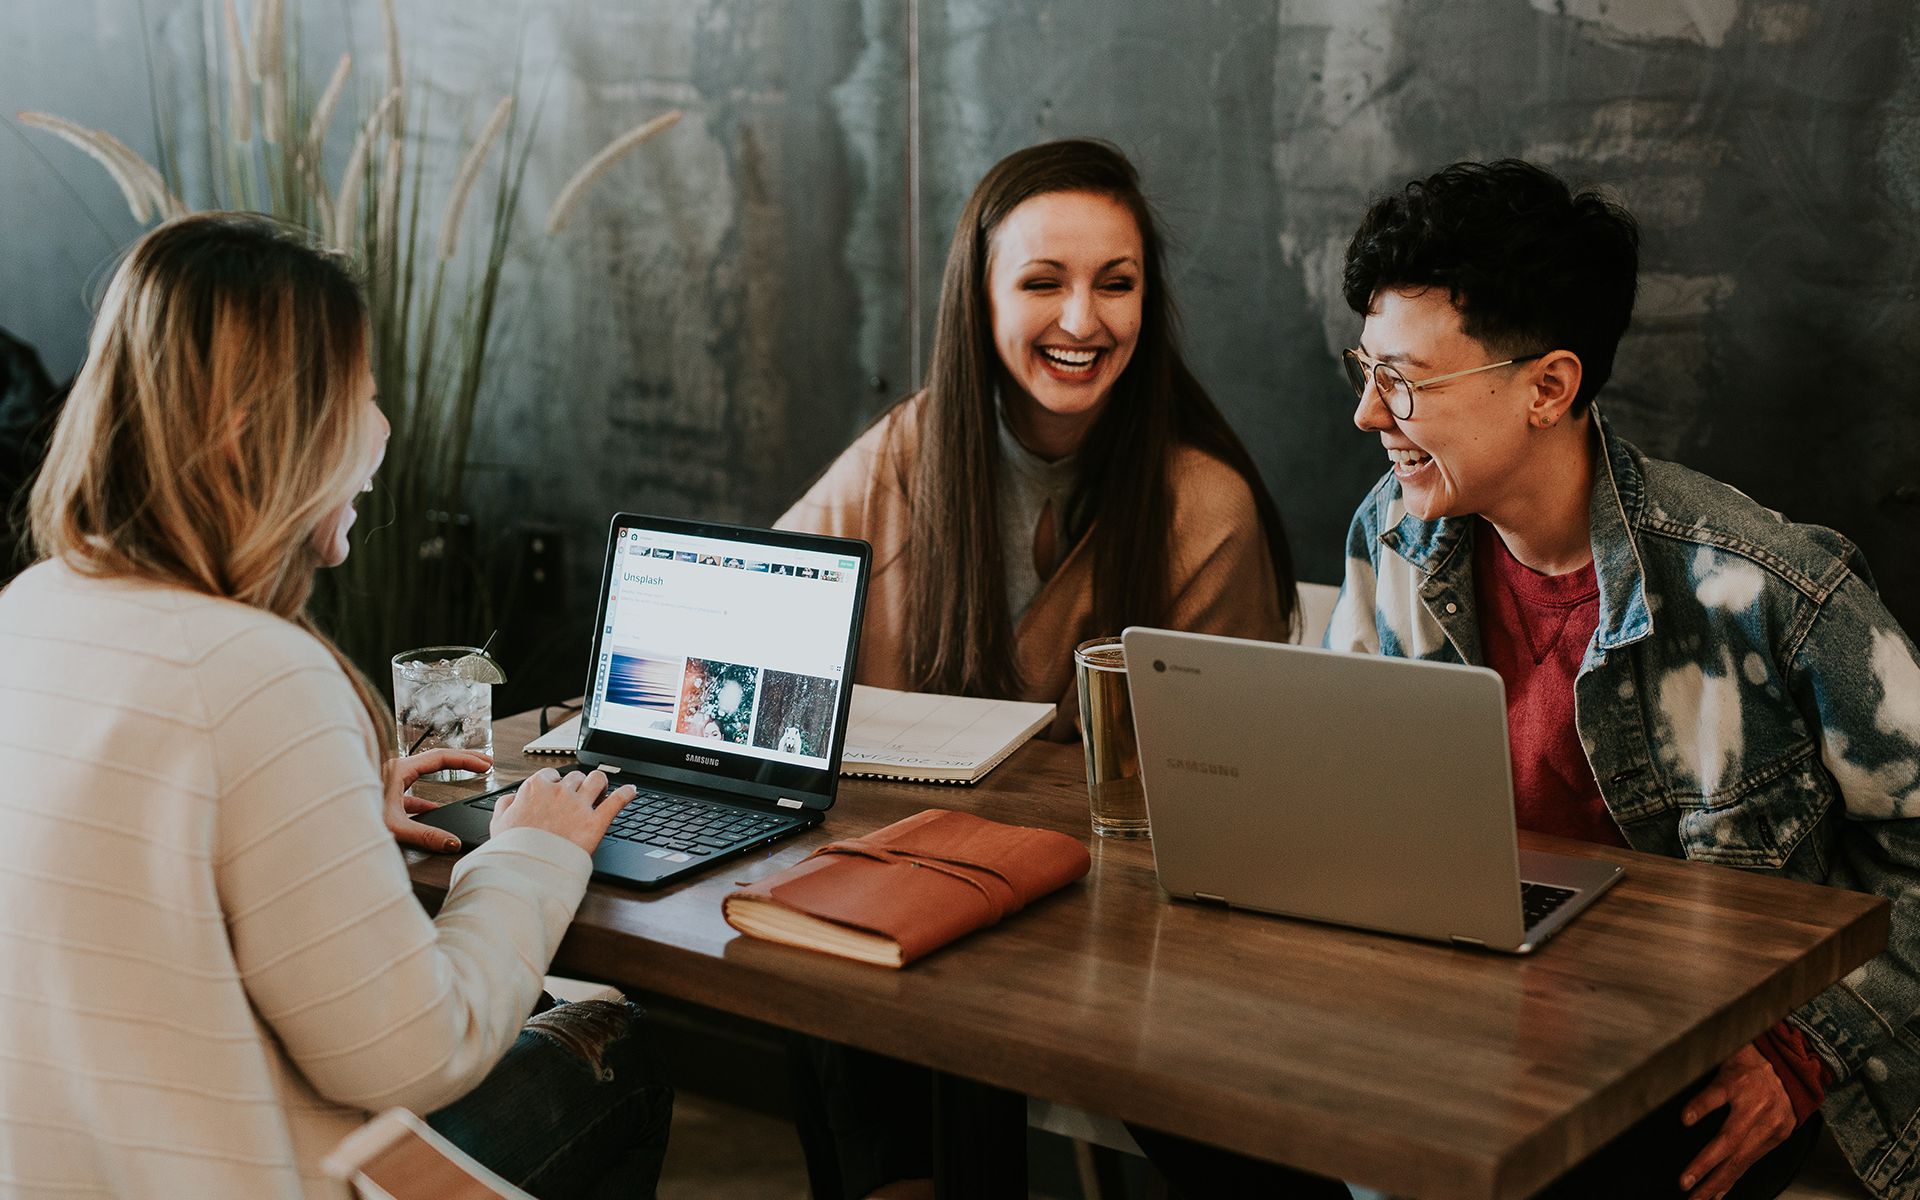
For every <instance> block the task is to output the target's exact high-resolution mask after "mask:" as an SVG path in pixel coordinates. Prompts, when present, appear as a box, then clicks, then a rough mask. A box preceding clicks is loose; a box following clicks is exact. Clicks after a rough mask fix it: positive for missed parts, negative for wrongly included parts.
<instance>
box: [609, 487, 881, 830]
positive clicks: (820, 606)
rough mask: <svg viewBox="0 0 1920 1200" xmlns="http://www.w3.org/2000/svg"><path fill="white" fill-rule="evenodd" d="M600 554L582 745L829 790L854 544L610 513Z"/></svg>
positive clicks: (846, 669)
mask: <svg viewBox="0 0 1920 1200" xmlns="http://www.w3.org/2000/svg"><path fill="white" fill-rule="evenodd" d="M607 559H608V562H607V570H606V574H605V578H604V581H603V584H602V589H601V608H600V620H599V623H598V627H597V628H596V630H595V638H594V643H595V644H594V656H593V664H592V672H593V673H592V677H591V679H590V681H589V684H588V689H587V711H586V720H585V721H584V722H583V725H584V727H585V729H586V731H587V732H586V744H585V745H583V747H582V748H583V749H584V750H591V751H595V752H598V753H604V754H610V755H613V756H615V757H618V758H623V759H628V760H633V761H635V762H636V763H637V764H644V765H647V766H650V767H660V768H665V769H666V773H667V774H668V775H669V776H670V777H676V778H683V779H690V780H699V781H701V782H709V783H721V782H723V781H745V782H751V783H755V784H760V785H765V786H767V787H769V788H772V789H775V790H779V791H782V792H787V791H795V792H807V793H815V794H822V793H823V794H825V795H828V796H830V795H831V794H832V791H833V784H834V779H835V776H836V774H837V771H838V769H839V765H840V764H839V755H840V747H841V743H842V741H843V740H844V732H845V731H844V728H843V726H844V724H845V722H846V715H847V696H848V689H847V685H848V683H849V682H850V681H851V675H852V671H853V666H854V649H855V644H856V642H857V639H858V633H859V619H860V612H861V607H862V602H863V600H864V594H865V583H866V570H867V561H868V548H867V545H866V543H864V542H857V541H848V540H846V539H839V538H823V537H814V536H812V535H807V534H791V533H780V532H774V531H770V530H755V529H739V528H735V527H732V526H723V525H712V524H702V523H692V522H679V521H670V520H665V519H661V518H646V517H637V516H632V515H630V514H621V515H620V516H618V517H616V518H615V519H614V523H613V530H612V534H611V538H610V542H609V546H608V554H607ZM753 790H755V791H758V790H759V789H757V788H755V789H753Z"/></svg>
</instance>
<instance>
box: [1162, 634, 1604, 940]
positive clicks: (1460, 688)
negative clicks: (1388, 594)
mask: <svg viewBox="0 0 1920 1200" xmlns="http://www.w3.org/2000/svg"><path fill="white" fill-rule="evenodd" d="M1124 641H1125V643H1126V650H1127V679H1128V687H1129V690H1130V691H1131V693H1132V700H1133V724H1134V731H1135V734H1136V735H1137V737H1138V739H1139V745H1140V773H1141V782H1142V783H1143V784H1144V785H1145V789H1146V796H1147V815H1148V818H1149V820H1150V822H1151V824H1152V828H1153V857H1154V865H1155V867H1156V868H1157V869H1158V871H1159V874H1160V884H1161V886H1162V887H1164V888H1165V889H1166V890H1167V891H1168V892H1169V893H1171V894H1173V895H1175V896H1180V897H1186V898H1192V899H1198V900H1208V901H1213V902H1216V903H1221V904H1226V905H1230V906H1232V907H1235V908H1249V909H1256V910H1258V911H1261V912H1269V913H1279V914H1282V915H1285V916H1292V917H1306V918H1309V919H1312V920H1316V921H1331V922H1335V923H1338V924H1341V925H1352V926H1357V927H1359V928H1362V929H1373V930H1381V931H1384V932H1387V933H1397V934H1403V935H1407V936H1410V937H1420V938H1431V939H1434V940H1437V941H1452V942H1458V943H1466V944H1469V945H1473V946H1484V947H1486V948H1487V949H1489V950H1501V951H1507V952H1510V953H1517V954H1525V953H1527V952H1529V951H1531V950H1533V949H1535V948H1536V947H1538V946H1539V945H1540V944H1541V943H1542V942H1544V941H1546V940H1547V938H1549V937H1551V936H1552V935H1553V934H1554V933H1555V932H1557V931H1558V930H1559V929H1561V928H1562V927H1564V926H1565V925H1566V924H1567V922H1569V921H1571V920H1572V919H1573V918H1574V916H1575V915H1576V914H1578V913H1579V912H1580V911H1581V910H1582V909H1584V908H1585V907H1586V906H1587V905H1589V904H1591V903H1592V902H1593V901H1594V900H1595V899H1597V898H1598V897H1599V895H1600V893H1601V892H1603V891H1605V890H1606V889H1607V888H1608V887H1610V886H1611V885H1612V884H1613V883H1614V882H1615V881H1616V880H1618V879H1619V878H1620V876H1621V874H1622V868H1620V867H1618V866H1615V865H1613V864H1612V863H1606V862H1600V861H1596V860H1593V859H1586V858H1577V857H1572V856H1569V855H1560V854H1545V853H1535V852H1526V851H1521V850H1520V849H1519V841H1518V836H1517V834H1516V832H1515V829H1514V816H1513V783H1512V768H1511V764H1510V762H1509V759H1508V750H1507V708H1506V693H1505V688H1504V687H1503V686H1502V684H1501V682H1500V676H1499V675H1498V674H1496V673H1494V672H1493V671H1490V670H1487V669H1486V668H1484V667H1467V666H1459V665H1454V664H1448V663H1429V662H1419V661H1416V660H1412V659H1404V658H1386V657H1381V656H1378V655H1366V654H1345V653H1341V652H1339V651H1333V650H1317V649H1308V648H1306V647H1302V646H1289V645H1281V644H1278V643H1274V642H1250V641H1243V640H1241V639H1238V638H1225V637H1211V636H1207V635H1204V634H1192V633H1175V632H1170V631H1166V630H1159V629H1139V628H1134V629H1128V630H1127V631H1126V632H1125V634H1124Z"/></svg>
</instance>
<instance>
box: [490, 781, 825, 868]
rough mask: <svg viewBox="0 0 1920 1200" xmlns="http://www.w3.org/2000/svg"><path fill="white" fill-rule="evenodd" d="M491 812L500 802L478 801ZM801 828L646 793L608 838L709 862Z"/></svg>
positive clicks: (754, 814) (630, 806)
mask: <svg viewBox="0 0 1920 1200" xmlns="http://www.w3.org/2000/svg"><path fill="white" fill-rule="evenodd" d="M473 806H474V807H475V808H483V809H487V810H491V809H492V808H493V806H494V798H493V797H491V796H490V797H487V798H486V799H483V800H476V801H474V802H473ZM796 824H798V822H797V821H795V820H794V819H793V818H791V817H782V816H775V815H773V814H770V813H760V812H755V811H753V810H752V809H746V808H734V807H732V806H730V805H726V804H709V803H707V802H706V801H703V800H688V799H686V798H684V797H681V796H669V795H667V794H666V793H665V792H650V791H643V792H640V793H639V794H638V795H636V796H634V798H633V799H632V800H629V801H628V802H627V806H626V807H625V808H623V809H621V810H620V815H619V816H617V817H615V818H614V819H613V825H612V826H611V827H610V828H608V830H607V836H608V837H610V838H619V839H620V840H621V841H626V842H639V843H641V844H644V845H649V846H658V847H659V848H661V849H662V850H677V851H679V852H680V853H682V854H689V855H692V856H693V857H695V858H704V857H706V856H707V855H710V854H718V853H719V852H721V851H722V850H730V849H732V848H733V847H735V846H738V845H740V844H742V843H744V842H754V841H759V840H760V839H761V838H764V837H766V836H767V835H769V834H772V833H776V832H779V831H780V830H783V829H788V828H791V827H793V826H794V825H796Z"/></svg>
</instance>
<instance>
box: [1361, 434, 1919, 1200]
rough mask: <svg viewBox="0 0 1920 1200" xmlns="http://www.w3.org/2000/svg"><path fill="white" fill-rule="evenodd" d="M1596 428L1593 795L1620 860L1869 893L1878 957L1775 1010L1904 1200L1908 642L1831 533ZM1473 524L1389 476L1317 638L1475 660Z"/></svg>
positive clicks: (1909, 949)
mask: <svg viewBox="0 0 1920 1200" xmlns="http://www.w3.org/2000/svg"><path fill="white" fill-rule="evenodd" d="M1596 426H1597V430H1598V432H1597V436H1596V441H1597V442H1598V446H1599V452H1600V456H1601V458H1600V462H1599V463H1598V464H1597V468H1598V469H1597V470H1596V472H1595V482H1594V488H1593V499H1592V505H1591V520H1592V541H1593V557H1594V569H1595V573H1596V574H1597V575H1598V577H1599V584H1600V620H1599V627H1598V628H1597V629H1596V631H1595V632H1594V635H1593V640H1592V642H1591V643H1589V644H1588V646H1587V652H1586V657H1585V659H1584V660H1583V661H1582V662H1581V664H1580V672H1579V675H1578V677H1577V678H1576V680H1575V683H1574V700H1575V723H1576V724H1577V726H1578V728H1579V733H1580V741H1581V744H1582V745H1583V746H1584V747H1585V748H1586V753H1587V760H1588V762H1589V763H1590V764H1591V765H1592V767H1593V773H1594V778H1595V779H1596V780H1597V781H1598V782H1599V785H1600V792H1601V795H1602V796H1603V797H1604V798H1605V800H1606V804H1607V808H1608V809H1609V810H1610V811H1611V812H1612V814H1613V818H1614V820H1615V821H1616V822H1617V823H1618V824H1619V826H1620V831H1621V833H1622V834H1624V835H1625V837H1626V839H1627V841H1628V843H1629V844H1630V845H1632V846H1633V848H1634V849H1636V850H1644V851H1647V852H1650V853H1654V854H1664V855H1668V856H1670V857H1676V858H1677V857H1682V856H1684V857H1686V858H1691V859H1698V860H1700V861H1702V862H1711V863H1721V864H1725V865H1728V866H1734V867H1745V868H1749V869H1752V870H1759V871H1767V872H1771V873H1774V874H1779V875H1784V876H1787V877H1789V878H1793V879H1801V880H1807V881H1811V882H1814V883H1823V884H1827V885H1830V886H1833V887H1842V888H1851V889H1854V890H1857V891H1864V892H1873V893H1876V894H1878V895H1881V896H1884V897H1886V898H1887V899H1888V900H1889V901H1891V902H1892V906H1893V907H1892V913H1891V917H1892V923H1891V933H1890V938H1889V946H1888V949H1887V950H1886V951H1885V952H1883V953H1881V954H1880V955H1879V956H1878V957H1876V958H1874V959H1872V960H1871V961H1869V962H1868V963H1867V964H1866V965H1864V966H1862V967H1861V968H1859V969H1858V970H1856V971H1854V972H1852V973H1851V974H1849V975H1848V976H1847V977H1846V978H1845V979H1843V980H1842V981H1841V982H1839V983H1837V984H1835V985H1834V986H1832V987H1830V988H1828V989H1827V990H1826V991H1825V992H1823V993H1821V994H1820V995H1819V996H1817V997H1815V998H1814V1000H1813V1001H1812V1002H1811V1003H1809V1004H1808V1005H1807V1006H1806V1007H1804V1008H1802V1009H1800V1010H1799V1011H1798V1012H1796V1013H1795V1014H1793V1017H1792V1018H1791V1019H1792V1020H1793V1021H1794V1023H1795V1024H1797V1025H1798V1026H1799V1027H1800V1028H1801V1029H1802V1030H1803V1031H1804V1032H1805V1033H1806V1034H1807V1036H1808V1039H1809V1042H1810V1044H1811V1045H1812V1046H1813V1047H1814V1049H1815V1050H1816V1051H1817V1052H1818V1053H1819V1054H1820V1056H1821V1058H1823V1059H1824V1060H1825V1061H1826V1064H1827V1066H1828V1068H1829V1070H1831V1071H1832V1073H1833V1075H1834V1077H1835V1078H1836V1080H1837V1082H1836V1083H1835V1084H1834V1085H1833V1086H1832V1087H1831V1088H1830V1089H1829V1090H1828V1092H1827V1099H1826V1102H1825V1104H1824V1105H1823V1106H1822V1111H1823V1112H1824V1114H1825V1116H1826V1119H1827V1122H1828V1124H1829V1126H1830V1127H1831V1128H1832V1130H1833V1133H1834V1135H1835V1138H1836V1140H1838V1142H1839V1143H1840V1146H1841V1148H1842V1149H1843V1150H1844V1151H1845V1152H1846V1155H1847V1158H1848V1159H1849V1161H1850V1162H1851V1163H1852V1164H1853V1168H1854V1170H1855V1172H1856V1173H1857V1174H1859V1176H1860V1178H1861V1179H1862V1180H1863V1181H1864V1182H1865V1183H1866V1184H1867V1186H1868V1187H1869V1188H1870V1189H1871V1190H1872V1192H1873V1193H1874V1194H1875V1195H1876V1196H1880V1197H1902V1198H1914V1197H1920V1167H1916V1165H1915V1158H1916V1142H1920V890H1917V889H1920V819H1916V818H1920V651H1916V650H1915V647H1914V643H1913V641H1912V640H1911V639H1910V638H1909V637H1908V636H1907V635H1906V634H1905V633H1904V632H1903V631H1902V630H1901V628H1900V626H1899V624H1898V623H1897V622H1895V620H1894V619H1893V617H1892V616H1891V615H1890V614H1889V613H1888V612H1887V610H1886V608H1885V607H1884V606H1883V605H1882V604H1881V603H1880V599H1879V596H1878V594H1877V593H1876V592H1875V591H1874V587H1873V584H1872V581H1871V579H1870V577H1869V576H1868V573H1867V567H1866V563H1865V561H1864V560H1863V559H1862V557H1861V555H1860V553H1859V551H1858V550H1856V549H1855V548H1854V546H1853V545H1852V544H1851V543H1850V542H1848V541H1847V540H1846V539H1845V538H1843V537H1841V536H1840V535H1839V534H1837V533H1835V532H1833V531H1832V530H1830V529H1823V528H1820V527H1819V526H1815V525H1797V524H1793V523H1791V522H1788V521H1786V520H1784V519H1782V518H1781V517H1780V516H1779V515H1778V514H1776V513H1773V512H1770V511H1768V510H1767V509H1765V508H1762V507H1761V506H1760V505H1758V504H1756V503H1754V502H1753V501H1752V500H1750V499H1748V498H1747V497H1746V496H1744V495H1742V494H1741V493H1739V492H1737V491H1735V490H1734V489H1733V488H1731V487H1728V486H1726V485H1725V484H1721V483H1717V482H1715V481H1714V480H1711V479H1708V478H1707V477H1705V476H1703V475H1700V474H1697V473H1696V472H1693V471H1689V470H1687V469H1686V468H1684V467H1680V466H1677V465H1675V464H1673V463H1666V462H1658V461H1655V460H1652V459H1649V458H1647V457H1646V456H1645V455H1643V454H1641V453H1640V452H1639V451H1638V450H1637V449H1635V448H1634V447H1633V446H1632V445H1630V444H1628V443H1627V442H1626V441H1624V440H1623V439H1621V438H1618V437H1616V436H1614V435H1613V433H1612V431H1611V430H1610V429H1609V428H1608V426H1607V424H1606V422H1605V421H1603V420H1598V421H1596ZM1474 525H1475V522H1474V521H1473V520H1472V519H1470V518H1469V519H1457V518H1448V519H1441V520H1438V521H1422V520H1419V519H1417V518H1415V517H1413V516H1411V515H1409V514H1408V513H1407V511H1406V508H1405V505H1404V503H1403V502H1402V500H1401V496H1400V485H1399V483H1398V481H1396V480H1395V479H1394V477H1393V474H1392V473H1391V472H1389V473H1388V474H1387V475H1386V477H1385V478H1383V479H1382V480H1381V481H1380V483H1379V484H1378V485H1376V486H1375V487H1374V489H1373V491H1372V492H1371V493H1370V494H1369V495H1368V496H1367V498H1366V501H1365V502H1364V503H1362V504H1361V506H1360V509H1359V511H1358V512H1357V513H1356V514H1355V515H1354V519H1353V525H1352V527H1351V529H1350V531H1349V532H1348V535H1347V566H1346V580H1345V582H1344V584H1343V586H1342V587H1341V592H1340V598H1339V601H1338V602H1337V604H1336V605H1335V608H1334V612H1333V616H1332V619H1331V623H1330V625H1329V627H1328V630H1327V638H1326V644H1327V645H1328V646H1329V647H1332V648H1334V649H1339V650H1350V651H1361V652H1366V653H1375V654H1392V655H1401V656H1405V657H1409V658H1422V659H1433V660H1438V661H1445V662H1463V661H1464V662H1468V663H1476V664H1478V663H1482V662H1483V661H1484V660H1483V658H1482V654H1481V648H1480V634H1479V624H1478V620H1477V618H1476V616H1475V614H1474V586H1473V546H1472V539H1473V527H1474Z"/></svg>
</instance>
